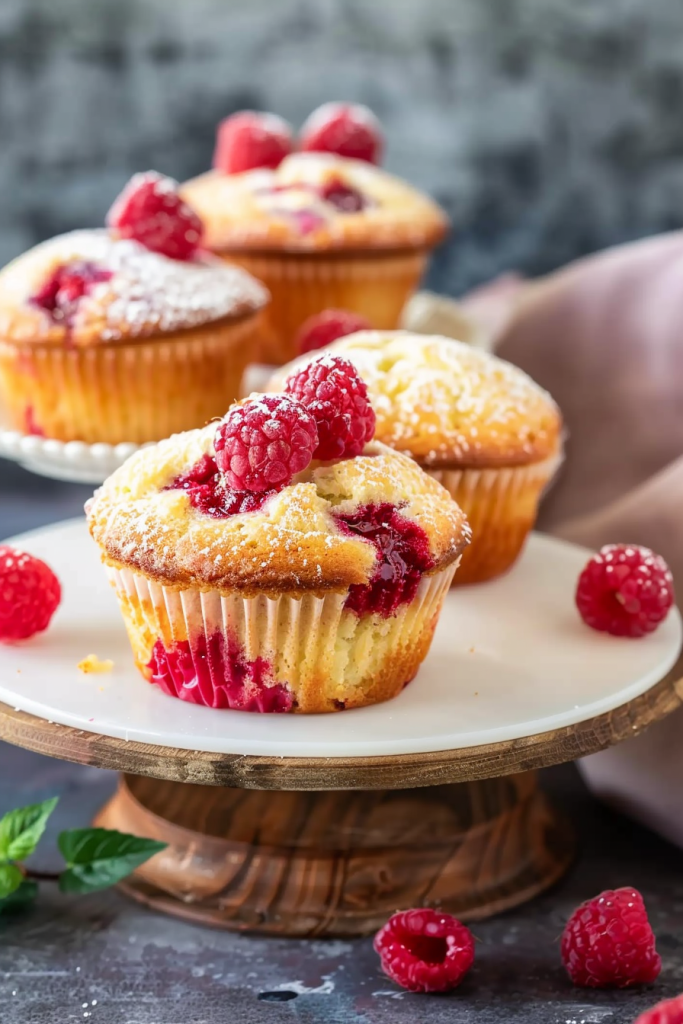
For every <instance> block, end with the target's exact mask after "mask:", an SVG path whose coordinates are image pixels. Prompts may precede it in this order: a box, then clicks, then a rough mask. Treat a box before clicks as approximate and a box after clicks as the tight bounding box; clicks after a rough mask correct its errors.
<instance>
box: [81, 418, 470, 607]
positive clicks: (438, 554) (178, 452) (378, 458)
mask: <svg viewBox="0 0 683 1024" xmlns="http://www.w3.org/2000/svg"><path fill="white" fill-rule="evenodd" d="M215 432H216V424H210V425H209V426H207V427H204V428H203V429H201V430H191V431H188V432H186V433H184V434H176V435H175V436H174V437H171V438H169V439H168V440H166V441H161V442H160V443H159V444H156V445H154V446H152V447H149V448H144V449H142V450H141V451H139V452H137V453H136V454H135V455H133V456H132V457H131V458H130V459H129V460H128V461H127V462H126V463H125V464H124V465H123V466H121V468H120V469H118V470H116V472H115V473H113V474H112V476H110V477H109V479H108V480H107V481H105V483H104V484H103V485H102V487H100V488H99V489H98V490H97V491H96V492H95V494H94V496H93V498H91V499H90V501H89V502H88V503H87V505H86V512H87V517H88V525H89V528H90V532H91V534H92V536H93V537H94V539H95V540H96V541H97V543H98V544H99V546H100V548H101V549H102V552H103V560H104V561H105V562H106V563H107V564H109V565H114V566H116V567H118V568H121V567H128V568H131V569H134V570H136V571H138V572H141V573H143V574H144V575H145V576H147V577H149V578H152V579H155V580H157V581H159V582H161V583H164V584H166V585H171V586H173V585H175V586H177V587H178V588H184V587H195V588H200V589H211V590H216V589H218V590H225V591H233V590H239V591H243V592H245V593H250V592H251V593H254V592H263V591H265V592H267V593H272V592H274V593H281V592H283V591H287V592H291V591H295V592H298V591H320V592H324V591H327V590H330V589H335V590H343V589H345V588H347V587H349V586H351V585H352V584H365V583H367V582H369V580H370V579H371V577H372V574H373V572H374V570H375V566H376V562H377V554H376V550H375V547H374V546H373V544H372V543H370V542H369V541H367V540H363V539H360V538H359V537H358V535H351V534H349V533H347V532H345V531H344V530H343V529H342V528H340V525H339V521H338V520H337V519H336V518H335V514H337V515H344V514H347V513H351V514H352V513H354V512H356V511H357V510H358V509H359V508H363V507H366V506H371V505H378V504H382V503H390V504H391V505H393V506H396V507H397V508H398V509H399V511H400V514H401V515H403V516H406V517H407V518H408V519H410V520H412V521H414V522H415V523H417V524H418V525H419V526H421V527H422V529H423V530H424V532H425V534H426V536H427V538H428V542H429V550H430V555H431V558H432V560H433V563H434V568H433V570H432V571H437V570H438V569H440V568H443V567H445V566H446V565H448V564H449V563H451V562H452V561H454V560H455V559H456V558H457V557H458V555H459V554H460V553H461V551H462V550H463V548H464V547H465V546H466V544H467V543H468V542H469V536H470V531H469V526H468V525H467V520H466V518H465V516H464V514H463V512H462V511H461V510H460V508H459V507H458V505H456V504H455V502H454V501H453V500H452V499H451V497H450V496H449V494H448V492H447V491H446V490H445V489H444V488H443V487H442V486H441V485H440V484H439V483H437V481H435V480H433V479H432V478H431V477H429V476H427V474H426V473H423V471H422V470H421V469H420V467H419V466H418V465H417V464H416V463H415V462H413V461H412V460H411V459H409V458H407V457H406V456H404V455H401V454H399V453H398V452H395V451H392V450H391V449H390V448H387V447H386V446H385V445H383V444H379V443H377V442H375V441H373V442H370V444H368V445H367V446H366V448H365V451H364V453H363V454H362V455H361V456H358V457H356V458H352V459H344V460H342V461H339V462H331V463H320V462H318V463H315V462H314V463H311V465H310V466H309V467H308V469H306V470H305V471H304V472H303V473H301V474H299V476H298V477H295V479H294V481H293V482H292V483H291V484H290V485H289V486H287V487H284V488H283V489H282V490H281V491H280V492H279V493H277V494H274V495H272V496H271V497H270V498H268V499H267V500H266V502H265V504H264V505H263V506H262V508H261V509H259V510H258V511H252V512H245V513H240V514H237V515H231V516H228V517H227V518H213V517H212V516H210V515H207V514H205V513H204V512H202V511H199V510H198V509H197V508H195V507H193V505H192V504H191V502H190V500H189V498H188V494H187V492H186V491H184V490H182V489H177V488H176V489H173V487H172V485H173V484H174V482H175V481H177V478H178V477H179V476H180V475H181V474H183V473H185V472H186V471H187V470H188V469H189V468H190V467H192V466H195V465H197V463H198V462H199V461H200V460H201V459H202V457H203V456H206V455H207V454H208V455H212V454H213V452H214V449H213V439H214V435H215ZM169 488H171V489H169Z"/></svg>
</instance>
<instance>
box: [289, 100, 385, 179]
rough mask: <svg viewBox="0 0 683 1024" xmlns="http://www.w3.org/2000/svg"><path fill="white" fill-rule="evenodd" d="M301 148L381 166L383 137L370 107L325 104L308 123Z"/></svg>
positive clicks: (303, 132)
mask: <svg viewBox="0 0 683 1024" xmlns="http://www.w3.org/2000/svg"><path fill="white" fill-rule="evenodd" d="M299 145H300V148H301V149H302V150H304V151H305V152H306V151H308V152H316V153H336V154H337V155H338V156H344V157H350V158H351V159H353V160H365V161H366V162H367V163H370V164H378V163H379V162H380V161H381V159H382V151H383V149H384V136H383V134H382V129H381V126H380V123H379V121H378V120H377V118H376V117H375V115H374V114H373V112H372V111H371V110H369V109H368V107H364V106H362V105H361V104H359V103H323V105H322V106H321V107H318V109H317V110H314V111H313V113H312V114H310V115H309V117H308V118H307V120H306V121H305V123H304V125H303V127H302V129H301V136H300V139H299Z"/></svg>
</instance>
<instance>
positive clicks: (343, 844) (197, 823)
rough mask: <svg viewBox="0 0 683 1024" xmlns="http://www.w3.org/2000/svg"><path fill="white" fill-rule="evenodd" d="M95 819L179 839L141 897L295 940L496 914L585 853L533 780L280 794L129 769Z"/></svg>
mask: <svg viewBox="0 0 683 1024" xmlns="http://www.w3.org/2000/svg"><path fill="white" fill-rule="evenodd" d="M96 823H97V824H98V825H102V826H104V827H106V828H115V829H120V830H121V831H125V832H132V833H135V834H137V835H143V836H149V837H151V838H155V839H160V840H162V841H164V842H166V843H168V844H169V845H168V847H167V849H166V850H164V851H163V852H162V853H160V854H158V855H157V856H156V857H154V858H153V859H152V860H151V861H149V862H148V863H147V864H144V865H143V866H142V867H141V868H139V869H138V870H137V871H136V872H135V874H134V875H133V876H131V877H130V878H129V879H127V880H126V882H125V883H124V884H123V886H122V888H123V889H124V891H126V892H127V893H129V894H130V895H132V896H134V897H135V898H136V899H138V900H141V901H142V902H144V903H146V904H149V905H150V906H153V907H154V908H155V909H157V910H161V911H164V912H167V913H172V914H175V915H179V916H181V917H186V918H190V919H192V920H195V921H198V922H202V923H204V924H212V925H216V926H219V927H223V928H229V929H232V930H237V931H251V932H261V933H264V934H276V935H287V936H313V935H318V936H331V935H338V936H352V935H362V934H366V933H369V932H372V931H375V930H376V929H377V928H378V927H380V926H381V924H383V923H384V921H386V919H387V918H388V917H389V916H390V915H391V914H392V913H393V912H394V911H395V910H396V909H397V908H401V907H404V908H405V907H414V906H438V907H441V908H443V909H444V910H446V911H448V912H450V913H453V914H456V915H457V916H458V917H461V918H465V919H466V920H473V919H478V918H482V917H488V916H489V915H491V914H494V913H497V912H499V911H501V910H506V909H508V908H509V907H511V906H515V905H517V904H519V903H522V902H524V901H525V900H527V899H529V898H531V897H532V896H534V895H536V894H537V893H538V892H540V891H541V890H543V889H545V888H547V887H548V886H549V885H551V884H552V883H553V882H555V881H556V880H557V879H558V878H559V877H560V876H561V875H562V873H563V872H564V871H565V869H566V868H567V866H568V864H569V863H570V861H571V859H572V856H573V852H574V842H573V836H572V833H571V830H570V829H569V827H568V825H567V823H566V822H565V820H564V818H563V817H562V816H560V815H558V814H557V813H556V812H555V811H554V809H553V808H552V807H551V805H550V803H549V802H548V800H547V798H546V797H545V795H544V794H543V793H542V792H541V791H540V790H539V788H538V786H537V782H536V774H535V772H527V773H524V774H522V775H514V776H510V777H507V778H502V779H489V780H483V781H479V782H470V783H461V784H459V785H446V786H435V787H433V788H431V789H429V790H426V791H416V790H414V789H402V790H370V791H366V792H329V793H292V792H288V793H277V794H276V793H268V792H253V791H252V792H248V791H245V790H242V789H227V788H219V787H215V786H198V785H189V784H179V783H175V782H159V781H155V780H152V779H149V778H144V777H141V776H131V775H125V776H123V777H122V780H121V784H120V787H119V790H118V793H117V794H116V795H115V796H114V797H113V799H112V800H111V801H110V802H109V803H108V804H107V805H106V807H105V808H104V809H103V810H102V811H101V812H100V814H99V815H98V817H97V819H96Z"/></svg>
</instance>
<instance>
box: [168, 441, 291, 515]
mask: <svg viewBox="0 0 683 1024" xmlns="http://www.w3.org/2000/svg"><path fill="white" fill-rule="evenodd" d="M166 490H167V491H176V490H182V491H185V492H186V494H187V497H188V499H189V502H190V504H191V505H192V507H193V508H196V509H197V511H198V512H202V513H203V514H204V515H205V516H212V517H213V518H214V519H227V517H228V516H237V515H241V514H242V513H243V512H258V510H259V509H260V508H261V507H262V506H263V504H264V503H265V502H266V501H267V500H268V498H270V497H271V496H272V495H273V494H277V489H275V488H273V489H271V490H268V491H258V492H254V491H233V490H230V488H229V487H226V485H225V481H224V479H223V476H222V474H221V472H220V470H219V468H218V465H217V463H216V460H215V459H214V458H213V456H212V455H202V457H201V459H199V461H198V462H195V464H194V466H191V467H190V468H189V469H188V470H186V471H185V472H184V473H181V474H180V476H177V477H176V478H175V480H173V481H172V483H170V484H169V485H168V487H167V488H166Z"/></svg>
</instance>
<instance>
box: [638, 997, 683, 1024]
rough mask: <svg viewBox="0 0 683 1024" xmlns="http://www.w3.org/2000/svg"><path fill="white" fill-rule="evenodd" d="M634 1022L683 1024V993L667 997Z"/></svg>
mask: <svg viewBox="0 0 683 1024" xmlns="http://www.w3.org/2000/svg"><path fill="white" fill-rule="evenodd" d="M633 1024H683V995H680V996H676V998H675V999H665V1000H664V1002H662V1003H657V1005H656V1006H653V1007H652V1008H651V1009H650V1010H646V1011H645V1013H641V1015H640V1017H638V1019H637V1020H635V1021H634V1022H633Z"/></svg>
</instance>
